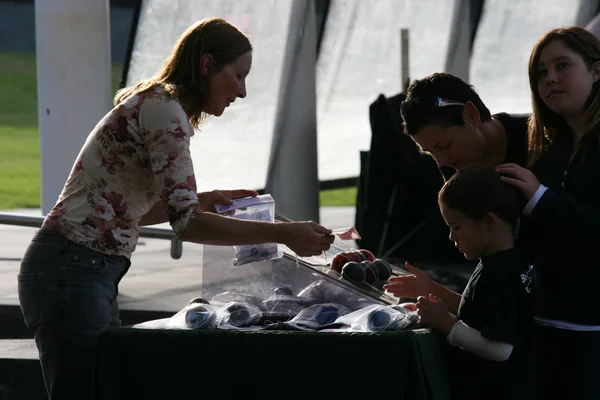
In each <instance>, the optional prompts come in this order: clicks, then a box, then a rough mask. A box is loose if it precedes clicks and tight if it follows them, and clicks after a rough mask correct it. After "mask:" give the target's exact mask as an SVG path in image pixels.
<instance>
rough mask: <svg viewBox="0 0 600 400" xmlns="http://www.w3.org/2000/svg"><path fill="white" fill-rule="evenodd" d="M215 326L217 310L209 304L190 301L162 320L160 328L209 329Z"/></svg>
mask: <svg viewBox="0 0 600 400" xmlns="http://www.w3.org/2000/svg"><path fill="white" fill-rule="evenodd" d="M216 326H217V310H216V309H215V308H214V307H213V306H212V305H210V304H206V303H199V302H198V303H196V302H190V304H188V305H187V306H185V307H184V308H183V309H181V310H180V311H179V312H178V313H177V314H175V315H173V316H172V317H171V318H167V319H166V320H164V322H163V323H162V325H161V326H160V328H162V329H211V328H215V327H216Z"/></svg>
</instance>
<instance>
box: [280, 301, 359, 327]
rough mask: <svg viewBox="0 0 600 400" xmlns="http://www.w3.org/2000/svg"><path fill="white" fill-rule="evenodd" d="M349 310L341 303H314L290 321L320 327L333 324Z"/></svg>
mask: <svg viewBox="0 0 600 400" xmlns="http://www.w3.org/2000/svg"><path fill="white" fill-rule="evenodd" d="M349 311H350V310H348V308H347V307H344V306H343V305H341V304H335V303H324V304H314V305H312V306H310V307H307V308H305V309H304V310H302V311H300V312H299V313H298V314H297V315H296V316H295V317H294V318H292V319H291V320H290V323H292V324H295V325H298V326H301V327H305V328H310V329H320V328H322V327H324V326H327V325H330V324H333V323H334V322H335V321H336V320H337V319H338V318H339V317H341V316H343V315H346V314H348V312H349Z"/></svg>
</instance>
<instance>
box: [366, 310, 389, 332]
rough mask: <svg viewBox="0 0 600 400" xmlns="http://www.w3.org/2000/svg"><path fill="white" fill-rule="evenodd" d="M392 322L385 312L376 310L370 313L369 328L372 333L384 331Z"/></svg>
mask: <svg viewBox="0 0 600 400" xmlns="http://www.w3.org/2000/svg"><path fill="white" fill-rule="evenodd" d="M391 322H392V317H391V316H390V314H388V313H387V312H385V311H383V310H374V311H371V312H370V313H369V317H368V319H367V326H368V328H369V330H370V331H384V330H385V329H386V328H387V327H388V326H389V325H390V324H391Z"/></svg>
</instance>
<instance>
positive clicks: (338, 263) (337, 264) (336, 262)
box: [331, 253, 353, 273]
mask: <svg viewBox="0 0 600 400" xmlns="http://www.w3.org/2000/svg"><path fill="white" fill-rule="evenodd" d="M352 260H353V259H352V258H350V257H349V256H347V255H346V253H337V254H336V255H335V256H334V257H333V259H332V260H331V268H332V269H334V270H336V271H337V272H340V273H341V272H342V268H343V267H344V264H346V263H347V262H350V261H352Z"/></svg>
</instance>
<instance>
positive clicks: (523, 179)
mask: <svg viewBox="0 0 600 400" xmlns="http://www.w3.org/2000/svg"><path fill="white" fill-rule="evenodd" d="M496 171H497V172H498V173H499V174H501V175H502V180H503V181H504V182H506V183H508V184H511V185H513V186H514V187H516V188H517V189H519V190H520V191H521V193H523V195H524V196H525V200H527V201H529V200H530V199H531V198H532V197H533V195H534V194H535V192H536V191H537V190H538V188H539V187H540V181H538V179H537V178H536V177H535V175H534V174H533V172H531V171H530V170H528V169H527V168H523V167H521V166H519V165H517V164H502V165H499V166H497V167H496Z"/></svg>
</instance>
